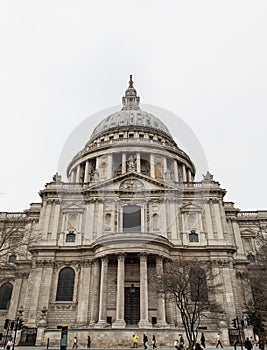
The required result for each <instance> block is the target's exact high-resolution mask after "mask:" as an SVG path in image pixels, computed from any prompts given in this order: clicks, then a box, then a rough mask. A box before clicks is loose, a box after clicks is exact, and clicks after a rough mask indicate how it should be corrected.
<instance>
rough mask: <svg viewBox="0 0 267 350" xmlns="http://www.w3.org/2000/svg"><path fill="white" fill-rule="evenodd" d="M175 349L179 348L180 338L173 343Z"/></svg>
mask: <svg viewBox="0 0 267 350" xmlns="http://www.w3.org/2000/svg"><path fill="white" fill-rule="evenodd" d="M173 345H174V347H175V349H178V348H179V342H178V339H175V341H174V343H173Z"/></svg>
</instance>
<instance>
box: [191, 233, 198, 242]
mask: <svg viewBox="0 0 267 350" xmlns="http://www.w3.org/2000/svg"><path fill="white" fill-rule="evenodd" d="M198 241H199V240H198V234H197V233H196V232H195V231H192V232H191V233H189V242H198Z"/></svg>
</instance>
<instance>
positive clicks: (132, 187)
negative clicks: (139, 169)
mask: <svg viewBox="0 0 267 350" xmlns="http://www.w3.org/2000/svg"><path fill="white" fill-rule="evenodd" d="M143 189H144V185H143V183H142V182H141V181H139V180H137V179H127V180H125V181H123V182H122V183H121V185H120V190H121V191H141V190H143Z"/></svg>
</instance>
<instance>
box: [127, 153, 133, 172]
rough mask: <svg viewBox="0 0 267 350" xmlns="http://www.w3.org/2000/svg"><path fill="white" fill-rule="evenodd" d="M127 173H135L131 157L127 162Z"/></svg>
mask: <svg viewBox="0 0 267 350" xmlns="http://www.w3.org/2000/svg"><path fill="white" fill-rule="evenodd" d="M127 164H128V171H135V161H134V158H133V156H130V157H129V158H128V161H127Z"/></svg>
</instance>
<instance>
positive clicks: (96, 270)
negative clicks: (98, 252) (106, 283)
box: [90, 259, 100, 326]
mask: <svg viewBox="0 0 267 350" xmlns="http://www.w3.org/2000/svg"><path fill="white" fill-rule="evenodd" d="M92 278H93V286H92V287H93V288H92V291H91V299H92V304H91V318H90V326H92V325H94V324H95V323H96V322H97V320H98V312H99V311H98V310H99V279H100V261H99V260H98V259H97V260H95V261H94V262H93V268H92Z"/></svg>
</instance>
